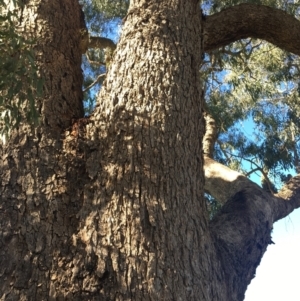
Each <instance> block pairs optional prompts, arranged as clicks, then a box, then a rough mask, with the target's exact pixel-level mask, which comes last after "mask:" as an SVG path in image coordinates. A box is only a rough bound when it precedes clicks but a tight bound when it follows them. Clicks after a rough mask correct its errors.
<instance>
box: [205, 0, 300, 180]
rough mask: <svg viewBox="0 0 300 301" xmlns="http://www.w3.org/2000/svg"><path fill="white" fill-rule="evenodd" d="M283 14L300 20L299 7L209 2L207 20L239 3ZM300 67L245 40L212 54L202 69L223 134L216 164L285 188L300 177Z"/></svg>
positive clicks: (271, 0) (269, 0)
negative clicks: (290, 178)
mask: <svg viewBox="0 0 300 301" xmlns="http://www.w3.org/2000/svg"><path fill="white" fill-rule="evenodd" d="M245 2H248V3H256V4H264V5H268V6H272V7H277V8H279V9H283V10H285V11H287V12H288V13H290V14H293V15H294V16H296V17H299V12H300V3H299V1H290V0H288V1H276V0H250V1H249V0H248V1H238V0H228V1H223V0H222V1H220V0H214V1H204V2H203V9H204V12H205V13H206V14H212V13H215V12H217V11H220V10H222V9H224V8H227V7H230V6H233V5H237V4H239V3H245ZM299 63H300V61H299V58H298V57H297V56H295V55H293V54H290V53H287V52H285V51H283V50H281V49H279V48H277V47H275V46H273V45H271V44H269V43H267V42H264V41H260V40H255V39H245V40H241V41H237V42H235V43H232V44H231V45H228V46H226V47H223V48H222V49H219V50H217V51H214V52H211V53H208V54H207V55H206V56H205V60H204V64H203V66H202V71H203V72H202V75H203V79H204V89H205V91H206V94H205V99H206V103H207V107H208V110H209V112H210V113H211V114H212V116H214V118H215V120H216V124H217V128H218V133H217V134H218V139H217V143H216V145H215V158H216V159H217V160H218V161H220V162H221V163H223V164H226V165H228V166H230V167H231V168H234V169H236V170H238V171H241V172H244V173H245V174H246V175H251V174H252V173H254V172H258V173H259V174H260V175H261V174H262V172H263V170H264V169H267V170H268V176H271V177H272V179H273V181H274V183H275V185H276V186H280V185H281V184H282V181H283V179H285V178H286V176H287V174H288V173H289V172H292V173H293V172H294V171H297V172H298V166H299V158H298V157H299V155H298V153H299V148H300V144H299V138H300V132H299V128H300V127H299V126H300V124H299V123H300V118H299V117H300V116H299V115H300V113H299V111H300V110H299V104H300V84H299V75H300V69H299V68H300V64H299Z"/></svg>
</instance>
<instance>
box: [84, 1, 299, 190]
mask: <svg viewBox="0 0 300 301" xmlns="http://www.w3.org/2000/svg"><path fill="white" fill-rule="evenodd" d="M245 2H246V3H251V4H261V5H267V6H270V7H274V8H278V9H281V10H283V11H285V12H287V13H288V14H291V15H293V16H295V17H296V18H299V14H300V4H299V3H298V2H297V1H275V0H274V1H268V0H266V1H256V0H254V1H203V3H202V4H201V7H202V10H203V15H204V17H206V16H210V15H213V14H215V13H217V12H220V11H222V10H224V9H226V8H229V7H232V6H234V5H238V4H240V3H245ZM83 5H84V10H85V15H86V21H87V24H88V26H89V28H90V32H91V33H92V34H93V35H96V36H106V37H109V38H111V39H112V40H114V42H117V39H118V32H119V30H120V29H121V27H122V19H123V18H124V17H125V15H126V10H127V8H128V2H126V1H123V2H119V1H100V0H98V1H97V0H94V1H83ZM108 49H109V48H103V47H102V48H101V49H99V48H95V49H90V50H89V51H88V52H87V54H86V57H85V59H84V70H86V73H85V88H87V87H89V86H93V84H96V85H95V86H93V87H94V88H96V89H94V90H92V89H86V94H85V99H86V101H87V112H91V111H92V108H93V104H94V100H93V99H94V95H95V93H97V90H98V89H99V88H100V86H101V82H102V80H103V79H104V78H105V59H106V57H105V53H109V52H110V50H108ZM107 57H109V54H108V55H107ZM108 60H109V59H108ZM108 64H109V63H108ZM201 72H202V76H203V89H204V91H205V102H206V110H207V111H208V112H209V114H210V116H211V118H212V120H214V122H215V125H216V127H215V130H216V133H215V141H214V142H215V143H214V148H213V154H212V155H213V157H214V158H215V159H216V160H218V161H219V162H221V163H223V164H225V165H227V166H229V167H230V168H233V169H235V170H238V171H240V172H242V173H243V174H245V175H247V176H251V175H252V174H253V173H256V174H258V175H259V176H260V177H261V178H262V185H263V186H264V185H265V187H266V189H269V190H270V188H271V187H273V192H275V191H276V187H281V185H282V183H284V182H286V181H287V180H288V179H289V177H290V174H291V173H294V172H297V170H298V169H297V168H298V165H299V155H298V153H299V146H300V144H299V137H300V136H299V134H300V133H299V129H300V127H299V125H300V124H299V122H300V121H299V113H297V112H298V110H297V109H296V108H297V107H298V105H299V101H300V98H299V97H300V83H299V57H298V56H297V55H295V54H293V53H291V52H288V51H285V50H282V49H280V48H278V47H277V46H275V45H273V44H271V43H269V42H266V41H264V40H260V39H257V38H247V39H241V40H239V41H237V42H233V43H231V44H230V45H228V46H222V47H220V48H218V49H214V50H209V51H207V52H206V54H205V57H204V60H203V65H202V67H201ZM101 74H102V76H101ZM99 75H100V76H99ZM273 182H274V183H273ZM274 184H275V186H274ZM271 191H272V189H271Z"/></svg>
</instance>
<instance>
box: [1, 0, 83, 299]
mask: <svg viewBox="0 0 300 301" xmlns="http://www.w3.org/2000/svg"><path fill="white" fill-rule="evenodd" d="M20 22H21V25H22V26H23V30H24V35H26V36H31V37H33V38H36V39H37V41H38V44H37V45H36V47H35V50H36V56H37V63H38V65H39V67H40V70H41V73H42V75H43V77H44V79H45V91H44V93H45V94H44V98H43V99H41V100H37V103H36V105H37V108H38V110H39V111H40V113H41V124H40V126H39V127H38V128H36V129H32V128H31V127H30V126H29V125H25V124H23V125H21V126H20V129H19V131H16V132H14V133H12V137H11V139H10V141H9V142H8V144H7V145H2V144H0V154H1V156H0V178H1V182H0V183H1V184H0V271H1V272H0V299H1V300H51V299H53V300H58V298H59V296H64V291H63V289H61V287H60V290H61V292H60V291H57V290H56V286H57V280H56V282H55V277H56V276H55V275H56V274H55V273H56V270H57V269H58V267H60V268H64V269H70V266H69V265H68V262H70V256H72V255H70V253H69V248H70V237H71V236H72V234H73V230H74V229H77V224H78V221H77V219H76V218H75V217H76V213H77V212H78V210H79V208H80V205H81V199H80V194H81V193H82V190H81V189H80V187H81V186H83V184H82V180H83V181H84V179H81V175H80V174H81V173H82V172H83V171H84V169H82V165H81V159H80V157H79V156H78V153H79V150H78V149H77V150H76V153H77V154H76V153H75V150H74V144H75V142H74V143H73V146H72V147H73V149H72V153H71V152H69V149H70V143H69V142H68V143H63V142H64V141H63V138H64V132H63V130H64V129H65V128H66V127H67V126H69V125H71V121H72V118H78V117H82V114H83V108H82V92H81V84H82V74H81V69H80V64H81V53H80V51H79V48H78V41H79V39H80V28H81V19H80V8H79V5H78V3H77V2H76V1H73V0H64V1H53V0H51V1H50V0H49V1H44V0H43V1H37V0H35V1H27V5H26V6H25V7H24V9H23V10H20ZM59 282H60V286H63V285H64V281H63V279H59ZM68 286H69V283H68V285H67V287H68Z"/></svg>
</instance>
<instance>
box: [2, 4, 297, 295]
mask: <svg viewBox="0 0 300 301" xmlns="http://www.w3.org/2000/svg"><path fill="white" fill-rule="evenodd" d="M106 3H109V2H106ZM241 12H242V13H243V15H244V16H245V18H244V19H243V22H242V23H241V22H237V21H236V20H237V19H240V17H239V16H240V14H241ZM250 12H251V13H250ZM18 16H20V17H19V21H20V27H21V28H23V33H24V34H25V33H26V34H28V33H30V34H31V35H32V37H33V38H34V40H35V41H36V44H35V47H34V49H35V52H36V54H38V56H37V60H36V64H37V66H38V67H39V70H41V72H42V74H43V75H44V78H45V84H44V96H43V98H42V99H38V100H37V101H36V103H35V105H36V108H37V111H38V112H40V114H41V118H40V124H39V126H38V127H36V128H35V130H34V131H33V130H32V127H31V126H30V125H29V124H28V123H27V122H26V120H23V121H22V122H21V123H20V125H19V128H18V129H15V130H13V131H12V134H11V138H10V140H9V141H8V143H7V144H5V145H3V144H1V146H0V147H1V148H0V152H1V161H0V166H1V169H0V176H1V185H0V196H1V198H0V200H1V205H0V208H1V215H2V217H3V218H2V219H1V221H0V223H1V229H3V230H2V232H1V240H0V242H1V249H0V252H1V253H0V255H1V257H0V259H1V262H0V267H1V273H0V278H1V281H0V285H1V290H0V291H1V292H2V296H1V297H2V298H3V299H9V300H28V299H32V298H35V299H36V300H43V299H50V300H51V299H64V300H131V299H137V300H161V299H166V300H176V299H179V298H181V299H183V300H199V299H201V300H242V299H243V298H244V293H245V290H246V288H247V285H248V284H249V283H250V281H251V279H252V278H253V276H254V273H255V269H256V267H257V265H258V264H259V262H260V259H261V257H262V256H263V254H264V252H265V250H266V248H267V245H268V244H270V243H271V237H270V234H271V230H272V225H273V222H274V221H276V220H278V219H280V218H282V217H284V216H286V215H287V214H289V213H290V212H291V211H292V210H293V209H294V208H297V207H299V205H300V204H299V197H298V189H299V188H298V187H299V184H298V181H299V178H298V177H294V178H293V179H290V181H289V182H288V183H287V184H286V185H285V186H284V188H283V189H282V190H281V191H280V192H279V194H278V195H277V196H273V195H272V194H270V193H267V192H265V191H263V190H262V189H260V188H259V187H258V186H257V185H255V184H253V183H252V182H251V181H249V180H248V179H247V178H246V177H244V176H243V175H242V174H239V173H238V172H236V171H233V170H231V169H229V168H228V167H225V166H223V165H221V164H220V163H217V162H216V161H214V160H213V159H212V158H210V157H209V156H207V155H210V154H206V156H205V160H204V169H205V175H206V181H205V187H203V185H204V176H203V172H202V167H203V158H202V143H201V142H202V138H203V136H204V126H203V124H204V122H203V121H202V114H203V112H204V113H205V112H207V111H205V108H204V106H203V105H202V97H203V93H202V88H203V87H202V86H201V77H200V73H199V70H200V67H201V64H202V57H203V53H204V51H207V52H209V51H212V50H214V49H217V48H218V47H223V46H224V47H225V45H227V44H228V43H231V42H234V41H237V40H240V39H243V38H247V37H253V38H264V39H266V40H268V41H271V42H273V43H275V44H276V45H278V46H280V47H282V48H284V49H286V50H287V51H292V52H293V53H295V54H299V53H300V50H299V49H298V47H299V45H298V44H297V43H296V44H295V42H294V41H295V40H297V37H298V35H299V32H300V31H299V28H300V24H299V21H297V20H296V19H295V18H294V17H292V16H290V15H288V14H286V13H284V12H283V11H281V10H277V9H274V8H270V7H265V6H256V5H249V4H244V5H240V6H232V7H230V8H228V9H227V11H226V12H225V13H223V11H221V12H220V13H216V14H214V15H212V16H208V17H206V18H203V15H202V12H201V11H200V9H199V3H198V1H193V0H190V1H182V0H174V1H171V2H170V1H161V0H160V1H154V0H153V1H146V2H145V1H140V0H137V1H132V2H131V3H130V8H129V11H128V12H127V15H126V16H125V18H124V19H123V22H124V25H123V29H122V36H121V38H120V41H119V43H118V46H117V49H116V50H115V51H114V53H112V55H110V58H111V61H110V64H109V66H106V67H107V68H106V69H107V70H103V71H105V72H106V80H105V82H104V83H103V86H102V89H101V92H100V94H99V96H98V98H97V104H96V107H95V110H94V112H93V114H92V115H91V116H90V117H89V118H84V110H83V105H82V100H83V94H82V91H81V86H82V83H83V78H82V74H81V69H80V65H81V54H82V53H84V52H85V51H86V50H87V48H88V47H91V48H94V49H95V48H113V44H112V43H111V41H109V40H107V39H103V38H99V37H98V38H92V37H90V38H89V37H88V35H87V34H86V31H85V27H84V22H83V15H82V13H81V10H80V6H79V5H78V3H77V2H76V1H73V0H72V1H71V0H65V1H59V0H52V1H28V3H26V5H25V6H24V8H22V9H20V10H18ZM265 20H268V24H270V27H267V28H266V26H265ZM232 22H233V23H234V24H235V25H236V26H232ZM279 24H280V26H279ZM275 25H276V26H275ZM274 29H276V30H274ZM287 30H288V31H289V36H286V35H285V34H284V33H285V32H287ZM219 32H222V35H220V34H217V33H219ZM246 50H247V49H246ZM93 55H94V54H93ZM97 55H98V57H99V58H100V61H101V55H102V54H101V52H99V53H97V51H96V52H95V56H97ZM100 71H101V70H100ZM202 73H203V71H202ZM16 100H17V99H16ZM208 113H211V112H210V111H209V112H208ZM210 124H211V125H213V124H214V122H211V123H210ZM211 129H212V127H210V126H209V125H207V129H206V133H213V131H211ZM206 138H207V136H206V137H204V141H205V142H208V143H207V144H209V142H210V138H209V137H208V139H206ZM211 142H214V141H211ZM205 145H206V144H204V146H205ZM203 188H204V189H206V190H207V191H208V192H209V193H210V194H211V195H212V196H214V197H216V199H218V200H219V201H220V202H223V203H225V202H226V201H227V200H228V201H227V202H226V203H225V204H224V205H223V206H222V208H221V210H220V212H219V213H218V215H216V216H215V217H214V218H213V219H212V220H211V221H209V214H208V211H207V207H206V202H205V199H204V197H203ZM287 201H288V202H287ZM33 296H34V297H33Z"/></svg>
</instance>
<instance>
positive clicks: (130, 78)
mask: <svg viewBox="0 0 300 301" xmlns="http://www.w3.org/2000/svg"><path fill="white" fill-rule="evenodd" d="M200 29H201V14H200V10H199V7H198V5H197V1H182V0H176V1H175V0H174V1H145V2H143V1H136V2H135V3H134V4H133V6H132V7H131V9H130V10H129V12H128V15H127V17H126V23H125V25H124V28H123V33H122V37H121V40H120V42H119V44H118V46H117V50H116V54H115V57H114V63H113V64H112V66H111V69H110V70H109V73H108V76H107V79H106V82H105V85H104V87H103V90H102V91H101V93H100V95H99V99H98V106H97V108H96V111H95V114H94V116H92V118H91V123H92V124H93V127H92V125H91V126H90V127H88V131H87V132H88V137H89V140H93V141H98V144H99V146H97V147H96V148H100V149H101V152H95V153H94V154H93V155H92V157H91V160H92V162H98V165H96V166H95V165H93V164H91V165H90V167H89V168H88V173H89V175H90V177H91V182H90V184H88V185H86V188H85V200H87V203H86V207H87V208H90V207H91V205H92V204H93V206H95V207H96V208H98V210H97V212H86V214H85V216H84V218H85V224H86V227H89V231H88V232H89V235H88V236H87V235H86V234H85V233H83V232H82V233H79V235H78V241H84V244H86V245H88V246H90V248H89V250H88V254H89V256H95V257H97V258H98V263H97V264H95V266H94V269H95V270H96V273H97V275H98V277H94V276H93V277H92V276H86V279H87V283H89V284H90V286H89V287H86V289H87V290H89V291H90V292H91V293H92V292H93V291H92V290H93V288H94V287H95V286H96V285H101V283H105V285H104V284H103V285H101V290H100V294H101V296H103V298H104V296H109V298H110V299H111V300H123V299H125V300H133V299H134V300H199V299H200V300H213V299H214V298H215V299H220V295H219V293H220V291H217V290H216V287H217V282H218V280H216V279H213V278H212V274H213V272H212V268H211V267H212V266H216V265H217V264H218V262H217V261H215V260H214V245H213V243H212V241H211V239H210V236H209V233H208V232H207V230H208V221H207V212H206V206H205V203H204V200H203V197H202V194H203V173H202V157H201V133H203V121H202V119H201V112H202V106H201V90H200V85H199V80H200V79H199V73H198V70H199V69H198V68H199V66H200V59H201V51H202V50H201V41H200V34H199V33H200V32H201V31H200ZM95 143H96V142H95ZM99 156H101V157H99ZM100 160H101V163H100ZM91 201H92V203H91ZM100 242H101V243H100ZM100 246H101V247H100ZM208 246H210V247H212V249H210V251H209V252H208V251H207V248H208ZM212 261H215V263H213V262H212ZM220 277H221V276H220ZM212 283H213V284H212ZM218 285H219V283H218ZM221 287H222V285H221ZM218 289H219V288H218ZM221 290H222V289H221Z"/></svg>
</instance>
